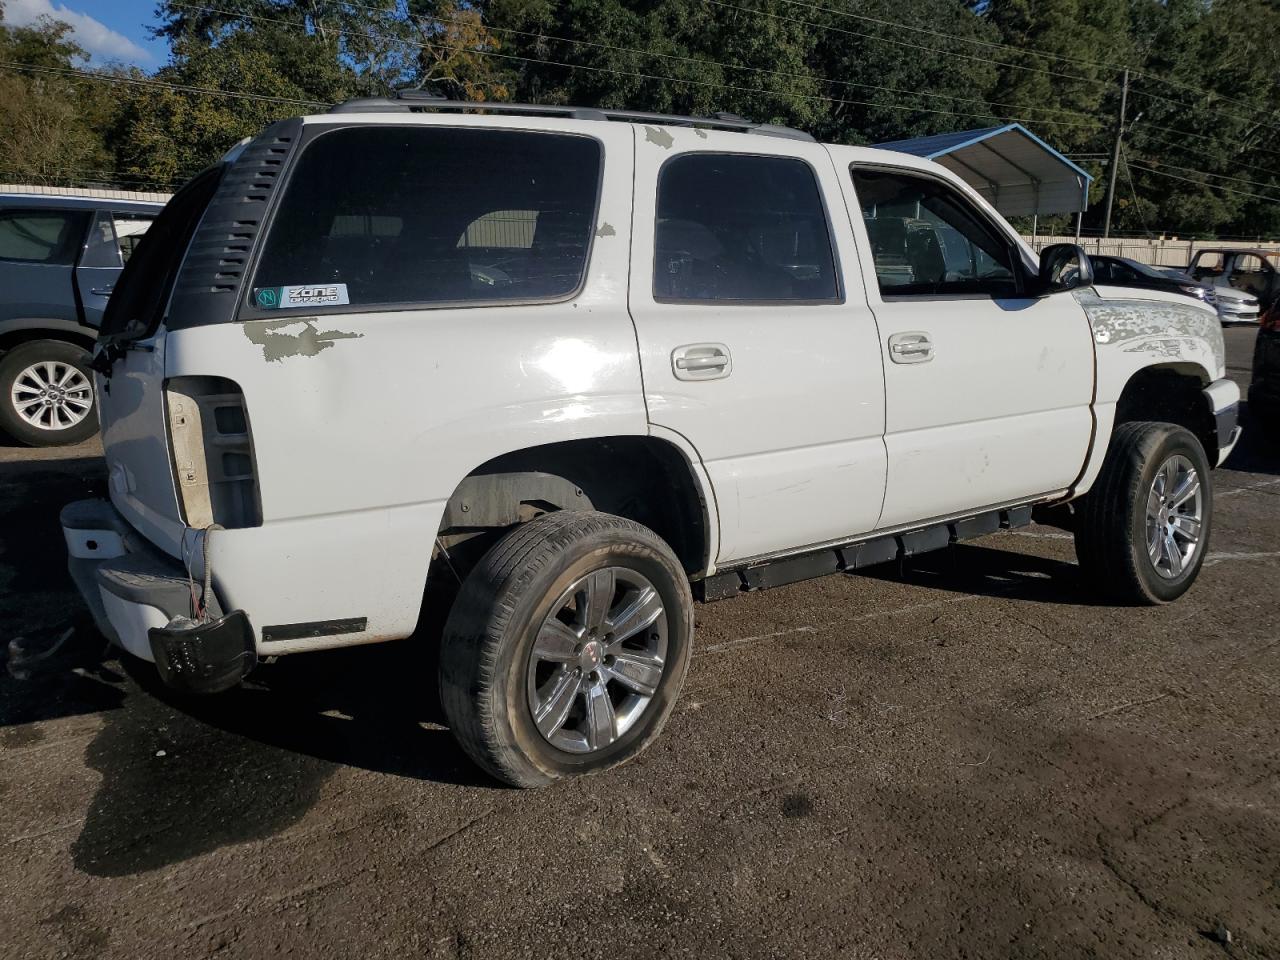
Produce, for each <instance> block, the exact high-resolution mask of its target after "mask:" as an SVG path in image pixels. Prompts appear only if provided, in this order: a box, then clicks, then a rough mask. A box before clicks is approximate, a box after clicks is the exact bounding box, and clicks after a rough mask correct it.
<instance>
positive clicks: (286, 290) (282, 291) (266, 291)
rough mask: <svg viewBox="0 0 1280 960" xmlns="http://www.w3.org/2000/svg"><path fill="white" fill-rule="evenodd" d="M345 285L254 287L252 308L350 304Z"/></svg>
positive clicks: (279, 308) (280, 308)
mask: <svg viewBox="0 0 1280 960" xmlns="http://www.w3.org/2000/svg"><path fill="white" fill-rule="evenodd" d="M350 302H351V301H350V300H349V299H347V285H346V284H345V283H302V284H297V285H294V286H289V287H256V288H255V289H254V291H253V303H254V306H256V307H258V308H259V309H260V310H287V309H288V308H290V307H330V306H341V305H343V304H347V303H350Z"/></svg>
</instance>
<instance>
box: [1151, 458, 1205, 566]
mask: <svg viewBox="0 0 1280 960" xmlns="http://www.w3.org/2000/svg"><path fill="white" fill-rule="evenodd" d="M1203 524H1204V491H1203V489H1202V487H1201V484H1200V475H1199V474H1198V473H1197V472H1196V468H1195V466H1194V465H1193V464H1192V463H1191V461H1190V460H1188V459H1187V458H1186V457H1184V456H1182V455H1181V454H1174V455H1173V456H1172V457H1170V458H1169V459H1168V460H1166V461H1165V462H1164V463H1163V464H1162V465H1161V467H1160V469H1159V470H1158V471H1156V476H1155V480H1154V481H1153V482H1152V484H1151V491H1150V492H1149V493H1148V494H1147V553H1148V554H1149V555H1150V557H1151V565H1152V566H1153V567H1155V568H1156V573H1158V574H1160V576H1162V577H1164V578H1165V579H1166V580H1172V579H1174V578H1175V577H1177V576H1180V575H1181V573H1182V571H1183V570H1185V569H1186V568H1187V567H1188V566H1190V565H1191V562H1192V561H1193V560H1194V559H1195V555H1196V551H1197V550H1199V549H1200V532H1201V529H1202V527H1203Z"/></svg>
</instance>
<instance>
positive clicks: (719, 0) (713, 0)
mask: <svg viewBox="0 0 1280 960" xmlns="http://www.w3.org/2000/svg"><path fill="white" fill-rule="evenodd" d="M706 2H707V3H710V4H712V5H714V6H717V7H724V8H726V9H728V10H737V11H739V12H740V13H747V14H751V15H752V16H756V17H768V18H769V19H771V20H783V21H786V22H787V23H795V24H799V25H800V26H805V27H814V28H816V29H818V30H827V31H834V32H835V33H841V34H845V35H847V36H851V37H860V38H861V39H863V40H876V41H879V42H880V43H889V44H893V45H894V46H898V47H909V48H910V49H912V50H924V51H925V52H927V53H932V54H935V55H941V56H944V57H955V58H957V59H960V60H969V61H972V62H973V63H985V64H988V65H991V66H997V67H1009V68H1010V69H1013V70H1026V71H1029V72H1031V73H1046V74H1048V75H1049V76H1052V77H1061V78H1063V79H1066V80H1080V81H1083V82H1085V83H1096V84H1101V85H1104V86H1114V85H1115V83H1114V81H1105V80H1094V79H1091V78H1089V77H1077V76H1074V75H1072V74H1065V73H1055V72H1054V71H1052V70H1047V69H1045V68H1043V67H1028V66H1024V65H1022V64H1018V63H1004V62H1002V61H997V60H991V59H990V58H988V57H976V56H971V55H970V54H967V53H957V52H956V51H954V50H939V49H938V48H937V47H927V46H924V45H923V44H919V43H910V42H909V41H906V40H894V39H893V38H891V37H882V36H876V35H874V34H870V33H860V32H858V31H857V30H846V29H845V28H844V27H836V26H832V25H830V24H822V23H815V22H814V21H812V20H800V19H797V18H796V17H787V16H783V15H782V14H780V13H773V12H771V11H768V10H753V9H751V8H750V7H740V6H738V5H737V4H733V3H726V2H725V0H706ZM818 9H822V8H818Z"/></svg>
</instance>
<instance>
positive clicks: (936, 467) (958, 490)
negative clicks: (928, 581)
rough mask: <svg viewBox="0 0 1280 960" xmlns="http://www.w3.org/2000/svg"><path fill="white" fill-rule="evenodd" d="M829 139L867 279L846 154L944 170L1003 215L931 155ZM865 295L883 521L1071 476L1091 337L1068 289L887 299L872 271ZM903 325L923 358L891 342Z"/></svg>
mask: <svg viewBox="0 0 1280 960" xmlns="http://www.w3.org/2000/svg"><path fill="white" fill-rule="evenodd" d="M829 149H830V153H831V156H832V159H833V160H834V161H835V164H836V168H837V170H839V171H840V172H841V177H840V186H841V189H842V190H843V191H844V192H845V196H846V202H847V204H848V208H849V213H850V216H851V218H852V219H853V221H854V224H855V227H854V229H855V231H856V232H857V236H858V241H859V245H858V250H859V255H860V257H861V261H862V270H863V273H864V274H865V275H866V276H867V277H868V278H874V276H875V263H874V260H873V258H872V255H871V245H870V242H869V241H868V238H867V235H866V229H865V227H864V225H863V222H862V216H861V213H860V209H861V208H860V205H859V203H858V200H857V196H856V192H855V190H854V187H853V181H852V179H851V177H850V176H849V168H850V166H851V165H853V164H858V163H868V162H870V163H875V164H877V165H878V166H881V167H884V166H898V167H900V168H903V169H904V170H906V171H908V172H919V173H926V174H928V175H930V176H933V177H935V178H940V179H944V180H946V181H947V182H948V183H950V184H951V186H953V187H954V188H955V189H956V190H958V191H960V192H961V193H964V194H965V195H966V196H967V197H968V198H969V200H970V201H972V203H973V204H974V205H975V206H978V207H980V208H981V209H983V210H984V211H985V212H986V213H987V214H988V215H989V216H990V217H991V219H993V220H995V221H996V222H997V223H999V224H1003V223H1004V221H1003V219H1002V218H1000V217H999V215H998V214H997V213H996V212H995V210H993V209H991V208H990V206H989V205H988V204H987V203H986V201H984V200H983V199H982V198H981V197H980V196H979V195H978V194H977V193H976V192H975V191H974V190H972V189H971V188H970V187H968V185H966V184H965V183H964V182H963V181H961V180H960V179H959V178H958V177H956V176H955V175H954V174H951V173H950V172H949V171H941V170H939V168H938V167H937V166H936V165H934V164H929V163H926V162H924V161H919V160H913V159H912V158H908V157H905V156H901V157H900V156H899V155H892V156H889V157H886V156H885V154H883V153H880V152H876V151H867V150H858V149H854V148H841V147H831V148H829ZM899 161H901V162H899ZM1008 232H1009V233H1012V231H1011V230H1009V231H1008ZM867 300H868V303H869V304H870V305H871V309H872V310H873V311H874V312H875V317H876V321H877V323H878V325H879V330H880V343H879V349H880V351H881V352H882V354H883V357H884V376H885V398H886V408H887V415H886V426H885V446H886V448H887V450H888V460H889V477H888V488H887V492H886V494H885V503H884V511H883V513H882V514H881V516H880V522H879V526H881V527H885V528H888V527H897V526H901V525H902V524H905V523H911V522H913V521H918V520H924V519H930V518H933V517H944V516H954V515H956V514H958V513H962V512H964V511H966V510H974V509H978V508H981V507H986V506H990V505H993V504H1000V503H1009V502H1014V501H1017V500H1023V499H1027V498H1030V497H1035V496H1038V495H1041V494H1048V493H1053V492H1057V491H1060V490H1065V489H1066V488H1067V487H1069V486H1070V485H1071V483H1072V481H1074V480H1075V478H1076V476H1077V475H1078V474H1079V472H1080V468H1081V465H1082V464H1083V463H1084V461H1085V457H1086V454H1087V453H1088V450H1089V440H1090V437H1091V435H1092V432H1093V416H1092V413H1091V412H1090V409H1089V404H1090V401H1091V399H1092V396H1093V343H1092V338H1091V336H1090V332H1089V325H1088V321H1087V320H1086V319H1085V316H1084V311H1083V310H1082V309H1081V308H1080V306H1079V304H1077V303H1076V301H1075V300H1074V299H1073V298H1072V297H1071V296H1070V295H1069V294H1057V295H1054V296H1047V297H1039V298H1019V299H1012V298H1010V299H993V298H992V297H983V296H971V297H943V298H938V299H927V298H901V299H888V300H886V299H882V298H881V296H880V291H879V286H878V284H876V283H875V282H874V280H869V282H868V283H867ZM910 334H919V335H927V337H928V339H929V341H930V342H931V344H932V348H933V352H932V356H931V357H930V358H929V359H927V360H926V361H924V362H905V363H904V362H898V360H899V357H898V356H895V354H894V353H893V352H892V351H891V349H890V341H891V340H892V339H894V338H895V337H899V336H901V335H910Z"/></svg>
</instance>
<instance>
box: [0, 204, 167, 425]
mask: <svg viewBox="0 0 1280 960" xmlns="http://www.w3.org/2000/svg"><path fill="white" fill-rule="evenodd" d="M99 192H105V191H99ZM163 206H164V204H163V203H161V202H148V201H142V200H133V199H123V198H115V197H110V196H107V197H82V196H53V195H49V196H46V195H37V194H25V193H0V429H3V431H4V432H5V433H7V434H8V435H9V436H11V437H13V439H15V440H18V441H20V442H22V443H25V444H28V445H30V446H38V447H46V446H57V445H61V444H68V443H79V442H80V441H82V440H86V439H88V438H89V437H91V436H93V434H94V433H95V432H96V431H97V429H98V416H97V410H96V404H95V399H94V395H93V375H92V374H91V373H90V371H89V366H88V363H89V357H88V353H87V351H88V349H89V348H91V347H92V346H93V342H94V340H95V339H96V337H97V335H98V327H99V326H100V324H101V322H102V313H103V311H104V310H105V309H106V306H107V298H108V297H110V295H111V291H112V289H113V287H114V286H115V282H116V277H118V276H119V275H120V271H121V269H122V268H123V267H124V264H125V262H126V261H127V260H128V259H129V257H130V256H131V255H132V253H133V251H134V249H135V248H136V247H137V245H138V243H139V242H140V241H141V239H142V236H143V234H145V233H146V231H147V228H148V227H149V226H150V225H151V222H152V221H153V220H154V219H155V217H156V214H158V213H159V212H160V210H161V208H162V207H163Z"/></svg>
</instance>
